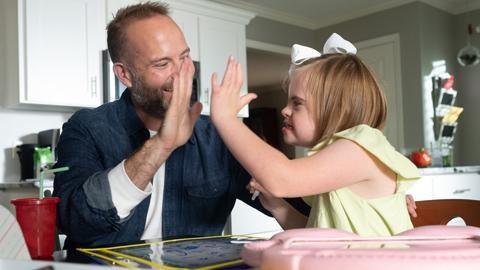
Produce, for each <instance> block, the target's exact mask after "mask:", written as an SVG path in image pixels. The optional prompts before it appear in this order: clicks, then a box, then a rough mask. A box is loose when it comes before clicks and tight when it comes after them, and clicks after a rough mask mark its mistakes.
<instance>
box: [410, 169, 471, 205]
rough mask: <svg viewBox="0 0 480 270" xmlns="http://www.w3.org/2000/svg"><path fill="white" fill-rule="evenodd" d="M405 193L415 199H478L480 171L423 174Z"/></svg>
mask: <svg viewBox="0 0 480 270" xmlns="http://www.w3.org/2000/svg"><path fill="white" fill-rule="evenodd" d="M407 193H409V194H411V195H412V196H413V197H414V199H415V200H416V201H423V200H437V199H471V200H480V171H477V172H474V171H472V172H452V173H444V174H424V175H422V178H421V179H420V180H419V181H418V182H417V183H416V184H415V185H414V186H413V188H411V189H410V190H408V191H407Z"/></svg>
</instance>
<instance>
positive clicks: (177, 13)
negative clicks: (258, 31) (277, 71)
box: [166, 0, 254, 117]
mask: <svg viewBox="0 0 480 270" xmlns="http://www.w3.org/2000/svg"><path fill="white" fill-rule="evenodd" d="M166 2H167V3H168V4H169V5H170V7H171V8H172V18H173V19H174V20H175V21H176V22H177V24H178V25H179V26H180V28H182V30H183V32H184V34H185V38H186V41H187V44H188V45H189V46H190V50H191V56H192V59H193V60H195V61H199V62H200V90H199V93H198V94H199V101H200V102H201V103H202V104H203V109H202V114H205V115H208V114H210V96H211V76H212V73H213V72H216V73H217V75H218V80H219V81H221V79H222V77H223V74H224V72H225V68H226V65H227V59H228V57H229V56H230V55H232V56H234V57H235V58H236V59H237V61H239V62H240V63H241V64H242V66H243V71H244V78H245V81H244V86H243V88H242V94H245V93H247V87H246V85H247V79H246V75H247V73H246V63H247V60H246V59H247V56H246V36H245V26H246V25H247V24H248V22H249V21H250V20H251V19H252V18H253V16H254V15H253V14H252V13H249V12H245V11H241V10H238V9H235V8H231V7H226V6H223V5H219V4H216V3H211V2H207V1H198V0H197V1H193V0H176V1H168V0H167V1H166ZM239 116H240V117H248V107H247V106H246V107H245V108H243V109H242V110H241V111H240V113H239Z"/></svg>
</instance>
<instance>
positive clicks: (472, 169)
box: [419, 166, 480, 175]
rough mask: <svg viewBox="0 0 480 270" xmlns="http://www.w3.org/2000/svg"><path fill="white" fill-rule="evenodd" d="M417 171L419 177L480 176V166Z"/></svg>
mask: <svg viewBox="0 0 480 270" xmlns="http://www.w3.org/2000/svg"><path fill="white" fill-rule="evenodd" d="M419 170H420V174H421V175H434V174H456V173H478V174H480V166H454V167H430V168H422V169H419Z"/></svg>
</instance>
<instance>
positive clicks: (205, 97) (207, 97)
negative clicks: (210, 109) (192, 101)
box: [202, 88, 210, 106]
mask: <svg viewBox="0 0 480 270" xmlns="http://www.w3.org/2000/svg"><path fill="white" fill-rule="evenodd" d="M202 99H203V100H204V101H205V103H206V105H208V106H210V88H205V91H204V92H203V98H202Z"/></svg>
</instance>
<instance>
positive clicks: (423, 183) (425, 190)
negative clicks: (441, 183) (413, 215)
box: [406, 175, 433, 201]
mask: <svg viewBox="0 0 480 270" xmlns="http://www.w3.org/2000/svg"><path fill="white" fill-rule="evenodd" d="M432 182H433V178H432V177H431V176H428V175H427V176H422V178H420V179H419V180H418V181H416V183H415V184H414V185H413V187H411V188H410V189H408V190H407V191H406V193H407V194H411V195H412V196H413V199H415V201H425V200H431V199H432V198H433V186H432V185H433V184H432Z"/></svg>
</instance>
